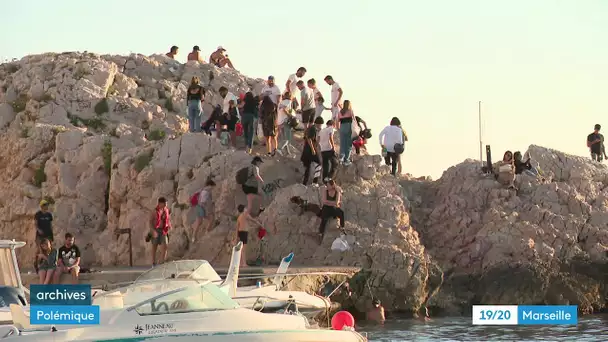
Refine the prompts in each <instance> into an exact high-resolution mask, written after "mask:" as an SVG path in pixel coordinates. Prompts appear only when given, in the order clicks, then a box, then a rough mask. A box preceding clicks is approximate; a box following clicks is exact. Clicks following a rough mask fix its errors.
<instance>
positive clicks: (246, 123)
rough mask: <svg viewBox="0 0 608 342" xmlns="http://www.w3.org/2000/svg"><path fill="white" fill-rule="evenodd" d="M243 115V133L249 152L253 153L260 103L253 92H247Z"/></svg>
mask: <svg viewBox="0 0 608 342" xmlns="http://www.w3.org/2000/svg"><path fill="white" fill-rule="evenodd" d="M242 109H243V115H241V123H242V124H243V135H244V136H245V148H246V151H247V153H248V154H251V151H252V148H253V135H254V133H255V126H254V125H255V122H256V119H257V117H258V103H257V100H256V99H255V97H254V96H253V93H252V92H250V91H249V92H247V93H246V94H245V99H244V100H243V107H242Z"/></svg>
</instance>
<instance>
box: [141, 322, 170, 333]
mask: <svg viewBox="0 0 608 342" xmlns="http://www.w3.org/2000/svg"><path fill="white" fill-rule="evenodd" d="M133 331H134V332H135V334H137V335H142V334H143V335H159V334H167V333H173V332H176V331H177V329H175V325H174V324H173V323H155V324H144V325H137V326H135V329H133Z"/></svg>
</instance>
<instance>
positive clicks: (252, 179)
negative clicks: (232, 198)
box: [239, 156, 264, 213]
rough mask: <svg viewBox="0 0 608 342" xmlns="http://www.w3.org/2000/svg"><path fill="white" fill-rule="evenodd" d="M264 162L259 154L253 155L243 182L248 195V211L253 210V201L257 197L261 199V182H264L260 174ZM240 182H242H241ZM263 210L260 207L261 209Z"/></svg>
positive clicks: (244, 190) (243, 187)
mask: <svg viewBox="0 0 608 342" xmlns="http://www.w3.org/2000/svg"><path fill="white" fill-rule="evenodd" d="M262 163H263V161H262V158H260V157H259V156H255V157H253V159H252V160H251V165H250V166H248V167H247V179H246V180H245V181H244V182H243V183H242V189H243V192H244V193H245V195H247V212H248V213H251V212H253V211H252V210H253V202H254V201H255V200H256V199H260V195H259V194H258V187H259V183H258V182H262V183H264V180H263V179H262V176H260V165H261V164H262ZM239 183H240V182H239ZM261 210H263V209H261V208H260V211H261Z"/></svg>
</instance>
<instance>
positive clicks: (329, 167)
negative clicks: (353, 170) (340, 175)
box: [317, 120, 338, 182]
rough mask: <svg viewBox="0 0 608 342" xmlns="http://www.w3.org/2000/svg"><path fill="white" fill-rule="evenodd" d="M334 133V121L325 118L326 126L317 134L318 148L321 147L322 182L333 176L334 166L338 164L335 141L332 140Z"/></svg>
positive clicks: (334, 172)
mask: <svg viewBox="0 0 608 342" xmlns="http://www.w3.org/2000/svg"><path fill="white" fill-rule="evenodd" d="M335 133H336V129H335V127H334V121H333V120H327V126H326V127H325V128H323V129H322V130H321V131H320V132H319V133H318V135H317V138H318V141H319V148H320V149H321V158H322V159H323V160H322V162H323V182H326V181H327V180H328V179H330V178H331V179H333V178H334V175H335V174H336V167H337V166H338V158H337V157H336V143H335V142H334V135H335Z"/></svg>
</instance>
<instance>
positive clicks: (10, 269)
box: [0, 240, 28, 325]
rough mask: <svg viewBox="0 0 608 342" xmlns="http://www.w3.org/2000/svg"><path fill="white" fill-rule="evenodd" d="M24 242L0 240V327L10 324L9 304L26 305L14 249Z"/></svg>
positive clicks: (24, 290) (24, 291) (21, 245)
mask: <svg viewBox="0 0 608 342" xmlns="http://www.w3.org/2000/svg"><path fill="white" fill-rule="evenodd" d="M23 246H25V242H20V241H19V242H18V241H15V240H0V270H1V271H2V272H0V325H2V324H9V323H11V322H12V315H11V311H10V304H17V305H21V306H26V305H27V299H26V293H28V291H27V289H26V288H25V287H24V286H23V283H22V282H21V273H20V271H19V265H18V263H17V255H16V254H15V249H17V248H21V247H23Z"/></svg>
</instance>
